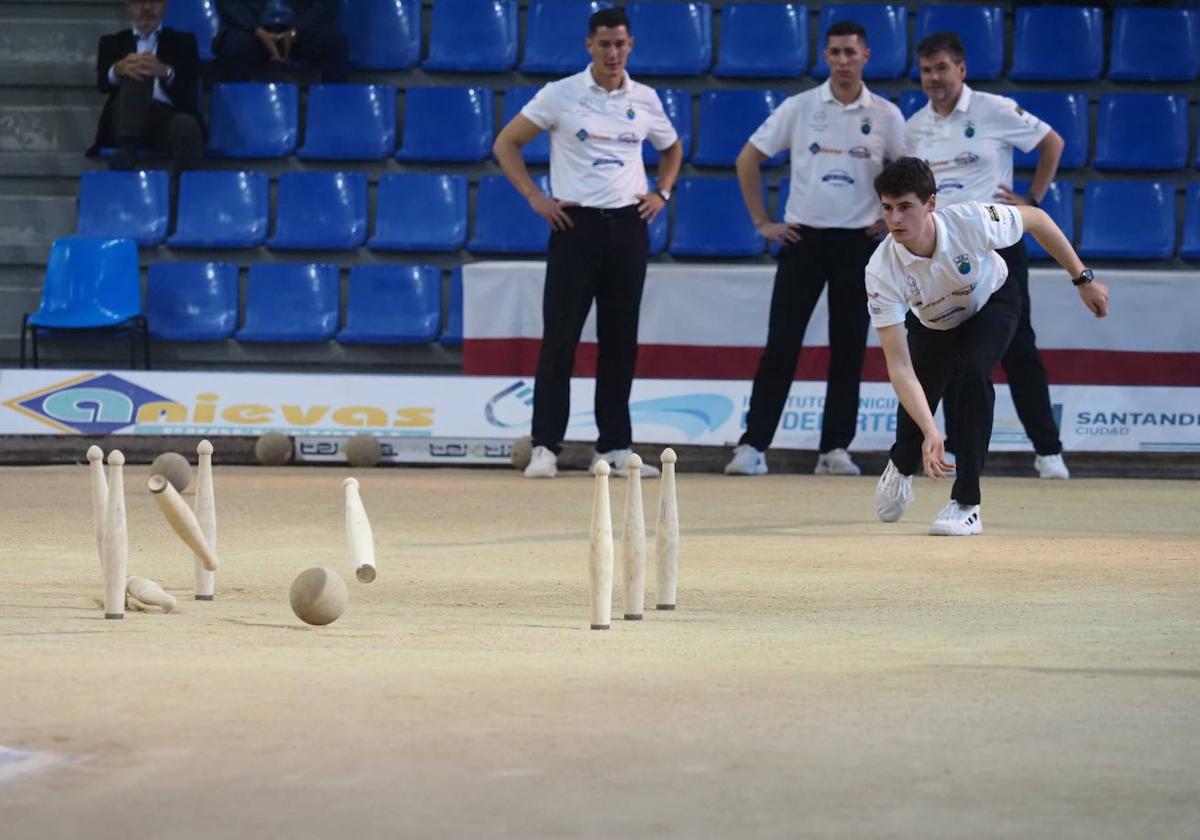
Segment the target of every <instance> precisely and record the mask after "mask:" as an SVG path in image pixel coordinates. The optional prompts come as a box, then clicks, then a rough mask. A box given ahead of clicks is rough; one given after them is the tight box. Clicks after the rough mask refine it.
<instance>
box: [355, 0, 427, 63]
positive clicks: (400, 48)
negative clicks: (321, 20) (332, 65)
mask: <svg viewBox="0 0 1200 840" xmlns="http://www.w3.org/2000/svg"><path fill="white" fill-rule="evenodd" d="M338 25H339V26H340V27H341V29H342V31H343V32H345V33H346V39H347V40H348V41H349V42H350V66H351V67H353V68H354V69H355V70H407V69H408V68H410V67H415V66H416V63H417V61H418V59H420V57H421V0H344V2H343V4H342V14H341V16H340V17H339V18H338Z"/></svg>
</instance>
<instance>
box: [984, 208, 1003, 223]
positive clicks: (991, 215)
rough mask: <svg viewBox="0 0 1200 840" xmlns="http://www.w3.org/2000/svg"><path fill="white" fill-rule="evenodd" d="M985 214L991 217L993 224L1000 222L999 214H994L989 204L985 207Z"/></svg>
mask: <svg viewBox="0 0 1200 840" xmlns="http://www.w3.org/2000/svg"><path fill="white" fill-rule="evenodd" d="M987 214H988V216H990V217H991V219H992V221H993V222H998V221H1000V214H999V213H998V212H996V208H995V207H993V206H992V205H991V204H989V205H988V206H987Z"/></svg>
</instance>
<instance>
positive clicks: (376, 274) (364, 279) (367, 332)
mask: <svg viewBox="0 0 1200 840" xmlns="http://www.w3.org/2000/svg"><path fill="white" fill-rule="evenodd" d="M441 322H442V270H441V269H440V268H437V267H436V266H432V265H356V266H354V267H353V268H351V269H350V291H349V294H348V296H347V299H346V326H345V327H343V328H342V330H341V331H340V332H339V333H338V334H337V340H338V343H339V344H428V343H429V342H431V341H433V340H434V339H436V338H437V336H438V330H439V329H440V328H441Z"/></svg>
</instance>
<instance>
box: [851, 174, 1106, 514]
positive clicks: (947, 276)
mask: <svg viewBox="0 0 1200 840" xmlns="http://www.w3.org/2000/svg"><path fill="white" fill-rule="evenodd" d="M875 190H876V192H878V193H879V201H880V204H881V206H882V208H883V218H884V221H885V222H887V225H888V230H889V231H890V234H889V235H888V237H887V238H886V239H884V241H883V243H882V244H881V245H880V246H879V248H878V249H877V250H876V251H875V254H874V255H873V256H872V257H871V261H870V263H869V264H868V265H867V272H866V284H867V298H868V304H867V306H868V310H869V311H870V314H871V323H872V324H874V326H875V329H876V331H877V332H878V333H879V342H880V344H882V345H883V353H884V356H885V358H886V359H887V367H888V377H889V378H890V379H891V381H892V386H893V387H894V388H895V389H896V396H898V397H899V398H900V405H901V408H900V409H899V411H898V412H897V418H896V443H895V444H894V445H893V446H892V450H891V454H890V460H889V461H888V465H887V468H886V469H885V470H884V472H883V475H882V476H881V477H880V479H879V483H878V485H877V486H876V488H875V509H876V511H877V512H878V514H879V518H880V519H882V520H883V521H884V522H895V521H897V520H898V519H899V518H900V517H901V516H902V515H903V514H904V511H905V509H906V508H907V507H908V505H909V503H910V502H911V501H912V498H913V491H912V476H913V474H914V473H916V471H917V469H918V468H919V467H921V466H924V469H925V473H926V474H927V475H928V476H929V477H930V478H942V477H945V476H946V475H947V472H948V471H949V470H950V469H951V466H950V464H948V463H947V461H946V451H945V440H944V438H943V437H942V434H941V432H939V431H938V427H937V424H936V423H935V422H934V419H933V413H934V411H936V410H937V405H938V402H939V401H940V400H941V398H942V396H943V393H944V392H945V389H946V386H947V384H948V383H949V382H950V380H951V377H952V376H953V377H954V379H955V384H956V386H957V396H956V399H957V403H958V404H957V406H956V407H955V411H954V415H953V416H954V421H953V423H954V426H953V428H951V429H950V430H949V432H950V434H951V435H952V436H953V440H954V442H955V446H956V447H957V451H956V453H955V454H956V455H957V459H958V460H957V476H956V478H955V481H954V487H953V489H952V490H951V492H950V502H949V504H947V505H946V506H945V507H944V508H943V509H942V511H941V513H939V514H938V516H937V518H936V519H935V520H934V522H933V524H932V525H931V526H930V528H929V533H930V534H933V535H940V536H968V535H971V534H978V533H980V531H981V530H982V529H983V520H982V517H981V514H980V507H979V506H980V493H979V476H980V473H981V472H982V470H983V463H984V458H985V456H986V454H987V448H988V442H989V441H990V440H991V436H992V409H993V406H994V403H995V392H994V390H993V389H992V381H991V372H992V368H993V367H994V366H995V364H996V363H997V362H998V361H999V360H1000V357H1001V356H1003V355H1004V351H1005V350H1006V349H1007V348H1008V344H1009V341H1011V340H1012V336H1013V333H1014V332H1015V331H1016V329H1017V323H1018V322H1019V321H1020V318H1021V306H1022V302H1021V295H1020V289H1019V288H1018V286H1017V284H1016V283H1015V282H1013V279H1012V278H1011V277H1009V271H1008V265H1007V264H1006V263H1005V262H1004V260H1003V258H1002V257H1001V256H1000V254H999V253H998V252H999V251H1001V250H1002V249H1004V248H1009V247H1011V246H1012V244H1013V243H1014V242H1018V241H1020V239H1021V236H1022V235H1023V234H1024V233H1026V232H1028V233H1030V234H1032V235H1033V237H1034V239H1036V240H1037V241H1038V243H1039V244H1041V246H1042V247H1043V248H1045V249H1046V251H1047V253H1049V254H1050V256H1052V257H1053V258H1054V259H1055V261H1057V262H1058V264H1059V265H1061V266H1062V267H1063V268H1064V269H1066V271H1067V273H1068V274H1069V275H1070V277H1071V282H1072V283H1074V284H1075V286H1076V287H1077V288H1078V290H1079V296H1080V298H1082V300H1083V302H1084V304H1085V305H1086V306H1087V308H1088V309H1089V310H1091V312H1092V313H1093V314H1094V315H1095V316H1096V317H1097V318H1103V317H1104V316H1105V315H1107V314H1108V289H1107V288H1106V287H1105V286H1104V285H1103V284H1102V283H1100V282H1098V281H1095V280H1094V279H1093V278H1092V272H1091V271H1090V270H1089V269H1087V268H1086V267H1085V266H1084V264H1083V263H1082V262H1081V261H1080V259H1079V256H1078V255H1077V254H1076V253H1075V249H1074V248H1072V247H1071V243H1070V242H1068V241H1067V238H1066V236H1064V235H1063V233H1062V231H1060V230H1059V229H1058V226H1057V225H1055V224H1054V221H1053V220H1052V219H1051V218H1050V217H1049V216H1048V215H1046V213H1045V212H1044V211H1042V210H1039V209H1038V208H1036V207H1020V206H1012V205H1006V204H1000V203H995V204H984V203H982V202H978V201H967V202H959V203H957V204H953V205H951V206H950V207H947V208H937V196H936V195H935V191H936V190H935V186H934V175H933V172H932V171H931V170H930V168H929V167H928V166H927V165H926V164H925V163H924V162H923V161H921V160H919V159H917V158H914V157H904V158H901V159H900V160H898V161H896V162H895V163H893V164H890V165H889V166H888V167H887V168H886V169H884V170H883V172H882V173H881V174H880V175H879V177H878V178H876V179H875ZM935 208H936V212H935ZM906 333H907V334H906Z"/></svg>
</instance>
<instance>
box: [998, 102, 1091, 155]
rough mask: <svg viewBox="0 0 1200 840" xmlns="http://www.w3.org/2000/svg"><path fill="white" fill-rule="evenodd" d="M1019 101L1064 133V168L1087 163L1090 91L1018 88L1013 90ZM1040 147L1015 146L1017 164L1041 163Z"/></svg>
mask: <svg viewBox="0 0 1200 840" xmlns="http://www.w3.org/2000/svg"><path fill="white" fill-rule="evenodd" d="M1011 96H1012V98H1013V99H1014V100H1016V102H1017V104H1018V105H1020V106H1021V107H1022V108H1024V109H1025V110H1026V111H1028V112H1029V113H1031V114H1033V115H1035V116H1036V117H1037V118H1038V119H1040V120H1041V121H1042V122H1045V123H1048V124H1049V125H1050V127H1051V128H1053V129H1054V130H1055V131H1057V132H1058V133H1059V134H1060V135H1062V139H1063V142H1064V143H1065V144H1066V145H1065V146H1064V147H1063V153H1062V158H1061V159H1060V160H1059V162H1058V166H1059V168H1060V169H1079V168H1080V167H1082V166H1085V165H1086V164H1087V156H1088V142H1089V129H1088V97H1087V94H1086V93H1062V92H1057V91H1041V90H1038V91H1015V92H1013V93H1012V94H1011ZM1037 158H1038V153H1037V152H1036V151H1031V152H1022V151H1021V150H1020V149H1013V165H1014V166H1016V167H1017V168H1018V169H1032V168H1033V167H1035V166H1037Z"/></svg>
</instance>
